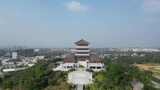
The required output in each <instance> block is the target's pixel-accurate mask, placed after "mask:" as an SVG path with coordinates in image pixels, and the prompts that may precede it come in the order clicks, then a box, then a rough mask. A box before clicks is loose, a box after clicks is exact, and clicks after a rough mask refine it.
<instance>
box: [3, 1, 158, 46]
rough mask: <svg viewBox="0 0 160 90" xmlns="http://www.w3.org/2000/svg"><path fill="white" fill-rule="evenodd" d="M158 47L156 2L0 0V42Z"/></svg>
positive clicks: (11, 43)
mask: <svg viewBox="0 0 160 90" xmlns="http://www.w3.org/2000/svg"><path fill="white" fill-rule="evenodd" d="M81 38H85V39H87V40H88V41H90V42H91V44H92V47H160V0H0V46H1V47H2V46H15V45H16V46H29V47H71V46H72V45H73V42H74V41H77V40H79V39H81Z"/></svg>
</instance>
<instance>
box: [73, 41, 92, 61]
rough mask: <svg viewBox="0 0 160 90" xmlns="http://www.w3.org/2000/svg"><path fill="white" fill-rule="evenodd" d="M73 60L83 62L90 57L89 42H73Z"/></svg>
mask: <svg viewBox="0 0 160 90" xmlns="http://www.w3.org/2000/svg"><path fill="white" fill-rule="evenodd" d="M75 45H76V46H75V58H76V60H77V61H85V60H87V59H89V57H90V49H89V42H88V41H86V40H84V39H81V40H79V41H77V42H75Z"/></svg>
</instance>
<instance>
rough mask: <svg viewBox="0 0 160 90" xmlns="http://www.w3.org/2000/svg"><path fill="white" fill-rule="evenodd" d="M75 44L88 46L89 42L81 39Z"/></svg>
mask: <svg viewBox="0 0 160 90" xmlns="http://www.w3.org/2000/svg"><path fill="white" fill-rule="evenodd" d="M75 44H77V45H88V44H89V42H88V41H86V40H84V39H81V40H79V41H77V42H75Z"/></svg>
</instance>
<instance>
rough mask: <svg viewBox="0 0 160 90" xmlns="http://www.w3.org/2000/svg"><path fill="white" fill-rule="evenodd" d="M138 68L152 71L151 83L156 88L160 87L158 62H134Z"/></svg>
mask: <svg viewBox="0 0 160 90" xmlns="http://www.w3.org/2000/svg"><path fill="white" fill-rule="evenodd" d="M135 66H137V67H138V68H139V69H142V70H146V71H151V72H152V73H153V81H152V83H153V84H154V85H155V87H156V88H160V64H135Z"/></svg>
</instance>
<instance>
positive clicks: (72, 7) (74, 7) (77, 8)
mask: <svg viewBox="0 0 160 90" xmlns="http://www.w3.org/2000/svg"><path fill="white" fill-rule="evenodd" d="M66 8H67V9H68V10H69V11H72V12H84V11H87V10H88V6H86V5H82V4H81V3H80V2H78V1H71V2H68V3H67V4H66Z"/></svg>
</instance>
